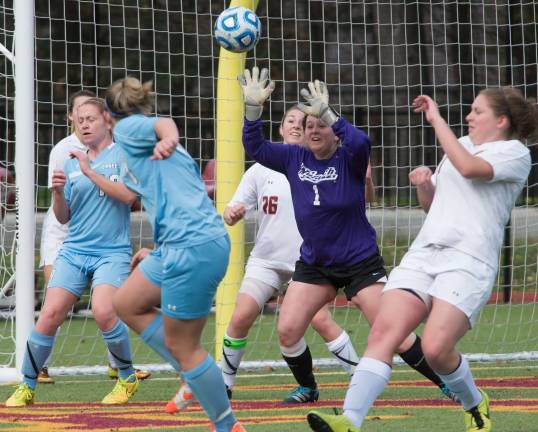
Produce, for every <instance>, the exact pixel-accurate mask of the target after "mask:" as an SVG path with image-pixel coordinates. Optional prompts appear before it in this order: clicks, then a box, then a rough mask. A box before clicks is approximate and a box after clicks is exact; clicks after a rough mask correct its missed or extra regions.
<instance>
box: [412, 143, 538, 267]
mask: <svg viewBox="0 0 538 432" xmlns="http://www.w3.org/2000/svg"><path fill="white" fill-rule="evenodd" d="M459 142H460V143H461V144H462V145H463V146H464V147H465V148H466V149H467V150H468V151H469V152H470V153H471V154H473V155H475V156H478V157H480V158H482V159H484V160H485V161H487V162H488V163H489V164H490V165H491V166H492V167H493V178H492V179H491V180H490V181H483V180H476V179H475V180H469V179H466V178H464V177H463V176H462V175H461V174H460V173H459V172H458V171H457V170H456V168H455V167H454V165H452V163H451V162H450V160H449V159H448V158H447V157H446V156H445V157H444V158H443V159H442V160H441V162H440V163H439V166H438V167H437V169H436V171H435V174H434V175H433V176H432V183H433V184H434V185H435V195H434V197H433V202H432V204H431V207H430V210H429V212H428V216H427V217H426V220H425V221H424V225H423V226H422V228H421V230H420V232H419V234H418V236H417V238H416V239H415V241H414V242H413V244H412V246H411V249H413V248H415V247H422V246H426V245H429V244H434V245H442V246H450V247H453V248H455V249H458V250H460V251H462V252H465V253H467V254H469V255H471V256H473V257H475V258H477V259H479V260H481V261H483V262H485V263H487V264H489V265H490V266H492V267H494V268H497V266H498V260H499V251H500V247H501V243H502V239H503V235H504V226H505V225H506V223H507V222H508V219H509V218H510V213H511V211H512V208H513V207H514V203H515V201H516V198H517V197H518V195H519V194H520V192H521V190H522V188H523V186H524V185H525V182H526V180H527V177H528V175H529V172H530V169H531V158H530V154H529V150H528V148H527V147H526V146H524V145H523V144H522V143H521V142H520V141H518V140H509V141H495V142H490V143H485V144H481V145H476V146H475V145H474V144H473V143H472V142H471V140H470V139H469V137H468V136H464V137H462V138H460V139H459Z"/></svg>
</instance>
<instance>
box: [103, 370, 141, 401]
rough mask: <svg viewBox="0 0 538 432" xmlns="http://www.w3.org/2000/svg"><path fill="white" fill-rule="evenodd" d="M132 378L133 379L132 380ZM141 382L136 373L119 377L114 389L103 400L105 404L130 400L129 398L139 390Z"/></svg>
mask: <svg viewBox="0 0 538 432" xmlns="http://www.w3.org/2000/svg"><path fill="white" fill-rule="evenodd" d="M131 380H132V381H131ZM139 385H140V382H139V381H138V378H137V377H136V375H135V374H133V375H131V376H130V377H129V378H127V379H125V380H123V379H121V378H119V377H118V381H117V382H116V385H115V386H114V388H113V389H112V391H111V392H110V393H109V394H107V395H106V396H105V397H104V399H103V400H102V401H101V403H102V404H103V405H121V404H126V403H127V402H129V399H131V397H133V395H134V394H135V393H136V391H137V390H138V387H139Z"/></svg>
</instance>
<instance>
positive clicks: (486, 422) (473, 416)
mask: <svg viewBox="0 0 538 432" xmlns="http://www.w3.org/2000/svg"><path fill="white" fill-rule="evenodd" d="M479 390H480V389H479ZM480 393H482V402H480V403H479V404H478V405H477V406H475V407H474V408H471V409H470V410H469V411H465V412H464V416H465V431H466V432H490V431H491V420H490V419H489V397H488V395H487V394H486V393H485V392H483V391H482V390H480Z"/></svg>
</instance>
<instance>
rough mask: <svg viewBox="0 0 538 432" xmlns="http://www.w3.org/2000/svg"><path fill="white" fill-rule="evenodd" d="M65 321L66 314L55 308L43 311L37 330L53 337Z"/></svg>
mask: <svg viewBox="0 0 538 432" xmlns="http://www.w3.org/2000/svg"><path fill="white" fill-rule="evenodd" d="M64 319H65V313H63V311H62V310H61V309H60V308H56V307H54V306H52V307H47V308H43V309H41V313H40V314H39V319H38V320H37V323H36V329H37V330H38V331H39V332H40V333H43V334H47V335H52V334H54V333H55V332H56V330H57V329H58V327H60V325H61V324H62V322H63V321H64Z"/></svg>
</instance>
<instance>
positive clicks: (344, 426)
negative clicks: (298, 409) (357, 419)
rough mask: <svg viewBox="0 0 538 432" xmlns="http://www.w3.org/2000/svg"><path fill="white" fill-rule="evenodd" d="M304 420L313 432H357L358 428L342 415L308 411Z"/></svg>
mask: <svg viewBox="0 0 538 432" xmlns="http://www.w3.org/2000/svg"><path fill="white" fill-rule="evenodd" d="M306 420H307V421H308V424H309V425H310V429H312V430H313V431H314V432H359V428H358V427H357V426H355V425H354V424H353V423H351V420H350V419H348V418H347V417H346V416H345V415H343V414H341V415H334V414H325V413H320V412H319V411H310V412H309V413H308V414H307V416H306Z"/></svg>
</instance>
